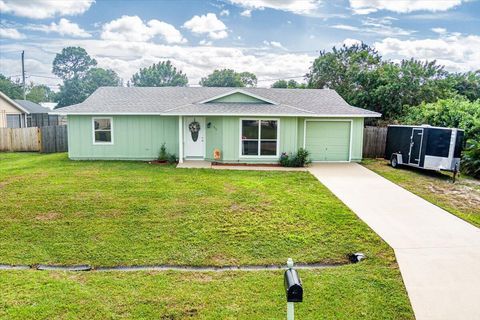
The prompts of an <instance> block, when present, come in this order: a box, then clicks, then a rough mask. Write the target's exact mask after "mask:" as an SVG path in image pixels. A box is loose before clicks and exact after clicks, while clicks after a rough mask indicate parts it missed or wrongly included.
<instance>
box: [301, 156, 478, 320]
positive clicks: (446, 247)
mask: <svg viewBox="0 0 480 320" xmlns="http://www.w3.org/2000/svg"><path fill="white" fill-rule="evenodd" d="M399 170H401V169H399ZM309 171H310V172H311V173H312V174H313V175H314V176H315V177H316V178H317V179H318V180H320V181H321V182H322V183H323V184H324V185H325V186H326V187H327V188H329V189H330V190H331V191H332V192H333V193H334V194H335V195H336V196H337V197H338V198H339V199H340V200H342V201H343V202H344V203H345V204H346V205H347V206H348V207H349V208H350V209H351V210H352V211H353V212H355V213H356V214H357V215H358V216H359V217H360V219H362V220H363V221H365V223H367V224H368V225H369V226H370V227H371V228H372V229H373V230H374V231H375V232H376V233H377V234H378V235H380V237H382V238H383V239H384V240H385V241H386V242H387V243H388V244H389V245H390V246H391V247H392V248H393V249H394V250H395V255H396V257H397V261H398V264H399V266H400V271H401V273H402V277H403V280H404V282H405V286H406V288H407V292H408V295H409V297H410V301H411V303H412V307H413V310H414V312H415V317H416V318H417V319H418V320H423V319H429V320H430V319H445V320H447V319H448V320H451V319H472V320H473V319H480V229H478V228H476V227H474V226H473V225H471V224H469V223H467V222H465V221H463V220H461V219H459V218H457V217H455V216H454V215H452V214H450V213H448V212H446V211H445V210H442V209H440V208H439V207H437V206H435V205H433V204H431V203H430V202H428V201H425V200H423V199H422V198H420V197H418V196H416V195H414V194H412V193H410V192H409V191H407V190H405V189H403V188H401V187H399V186H397V185H396V184H394V183H392V182H390V181H388V180H386V179H384V178H383V177H381V176H379V175H377V174H376V173H374V172H372V171H370V170H368V169H366V168H365V167H363V166H361V165H359V164H356V163H342V164H340V163H335V164H334V163H328V164H327V163H325V164H313V165H312V166H311V167H310V168H309ZM412 183H415V181H412ZM386 298H388V297H386Z"/></svg>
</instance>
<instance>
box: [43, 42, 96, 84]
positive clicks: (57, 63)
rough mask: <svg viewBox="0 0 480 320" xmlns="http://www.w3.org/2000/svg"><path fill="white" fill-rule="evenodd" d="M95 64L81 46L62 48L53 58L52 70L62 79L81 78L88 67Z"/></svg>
mask: <svg viewBox="0 0 480 320" xmlns="http://www.w3.org/2000/svg"><path fill="white" fill-rule="evenodd" d="M96 65H97V61H96V60H95V59H92V58H91V57H90V56H89V55H88V53H87V51H85V49H83V48H81V47H67V48H63V49H62V52H61V53H57V55H56V56H55V59H54V60H53V68H52V72H53V74H55V75H56V76H58V77H59V78H61V79H62V80H72V79H74V78H82V77H83V76H84V75H85V74H86V73H87V72H88V70H90V68H92V67H94V66H96Z"/></svg>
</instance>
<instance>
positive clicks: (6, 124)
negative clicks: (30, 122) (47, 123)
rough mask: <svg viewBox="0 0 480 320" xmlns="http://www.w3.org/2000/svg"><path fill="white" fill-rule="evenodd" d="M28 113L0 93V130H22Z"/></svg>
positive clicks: (25, 124)
mask: <svg viewBox="0 0 480 320" xmlns="http://www.w3.org/2000/svg"><path fill="white" fill-rule="evenodd" d="M28 114H29V112H28V111H27V110H26V109H25V108H23V107H22V106H21V105H19V104H18V103H16V102H15V101H14V100H12V99H10V98H9V97H8V96H7V95H6V94H4V93H3V92H1V91H0V128H24V127H26V126H27V115H28Z"/></svg>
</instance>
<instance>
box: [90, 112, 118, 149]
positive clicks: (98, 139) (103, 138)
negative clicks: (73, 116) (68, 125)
mask: <svg viewBox="0 0 480 320" xmlns="http://www.w3.org/2000/svg"><path fill="white" fill-rule="evenodd" d="M92 122H93V143H94V144H113V127H112V118H93V120H92Z"/></svg>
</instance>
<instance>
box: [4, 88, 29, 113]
mask: <svg viewBox="0 0 480 320" xmlns="http://www.w3.org/2000/svg"><path fill="white" fill-rule="evenodd" d="M0 97H2V98H4V99H5V100H7V101H8V102H9V103H10V104H12V105H13V106H14V107H15V108H17V109H18V110H20V111H23V112H25V113H26V114H30V112H29V111H28V110H27V109H25V108H24V107H22V106H21V105H20V104H18V103H17V102H15V101H14V100H13V99H10V97H8V96H7V95H6V94H5V93H3V92H2V91H0Z"/></svg>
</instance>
